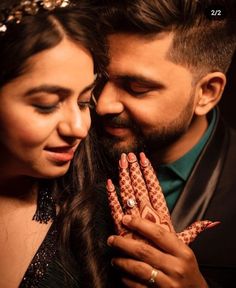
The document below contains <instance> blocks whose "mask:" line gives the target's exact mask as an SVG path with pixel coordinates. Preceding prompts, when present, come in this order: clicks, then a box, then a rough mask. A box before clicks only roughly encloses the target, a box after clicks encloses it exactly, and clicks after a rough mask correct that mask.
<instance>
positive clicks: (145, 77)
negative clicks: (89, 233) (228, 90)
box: [96, 0, 236, 288]
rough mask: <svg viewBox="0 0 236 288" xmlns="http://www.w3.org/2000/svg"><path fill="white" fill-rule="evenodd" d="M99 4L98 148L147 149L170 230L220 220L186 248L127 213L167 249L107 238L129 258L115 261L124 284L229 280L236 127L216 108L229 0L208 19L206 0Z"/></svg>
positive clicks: (228, 35) (226, 51) (234, 268)
mask: <svg viewBox="0 0 236 288" xmlns="http://www.w3.org/2000/svg"><path fill="white" fill-rule="evenodd" d="M99 2H100V3H99V5H100V7H101V14H102V21H103V24H104V26H103V27H102V29H103V31H105V32H106V33H107V37H108V38H107V39H108V48H109V57H110V63H109V65H108V75H107V79H106V81H105V82H104V86H103V89H102V90H101V92H100V95H99V97H98V99H97V107H96V111H97V114H98V115H99V116H100V121H98V122H97V124H98V125H97V126H99V130H100V131H99V136H100V142H101V143H102V146H103V147H104V148H105V151H108V152H109V155H110V157H111V158H112V159H116V158H118V157H119V155H120V153H122V152H126V153H128V152H130V151H133V152H140V151H145V152H146V154H147V155H148V157H149V159H150V160H151V163H152V165H153V166H154V168H155V170H156V171H157V174H158V179H159V181H160V184H161V186H162V188H163V191H164V194H165V198H166V201H167V204H168V207H169V210H170V212H171V217H172V222H173V225H174V227H175V229H176V230H177V231H181V230H183V229H184V228H186V227H187V226H188V225H189V224H191V223H192V222H193V221H195V220H201V219H208V220H213V221H215V220H218V221H220V222H221V224H220V225H218V226H217V227H214V228H213V229H210V230H208V231H205V232H204V233H202V234H201V235H200V236H199V237H198V238H197V239H196V240H195V241H194V242H193V243H192V244H191V245H190V247H191V249H192V250H191V249H189V248H188V247H187V246H186V247H183V246H182V244H181V245H180V246H178V245H179V242H178V239H177V238H176V239H175V238H173V237H172V235H170V233H169V234H168V233H167V232H163V231H162V230H158V229H157V228H155V227H154V226H152V225H154V224H149V223H147V221H146V222H145V221H144V220H131V222H130V224H129V226H128V227H130V228H131V229H134V230H135V231H138V232H140V233H142V234H143V235H144V237H146V238H148V239H149V240H150V239H152V238H151V237H152V236H151V234H152V233H154V234H155V233H156V235H157V234H158V235H159V236H158V237H157V238H158V239H157V240H156V241H157V242H158V241H159V242H158V243H159V244H160V245H159V247H162V245H164V244H163V243H164V242H165V244H166V245H167V243H168V249H166V251H165V252H166V253H165V254H164V255H163V253H162V249H160V248H158V245H156V246H155V250H153V249H154V248H153V247H152V248H150V249H152V250H150V249H149V247H150V246H149V247H148V245H146V246H145V244H143V243H140V242H138V241H137V240H136V241H135V240H132V241H134V242H132V241H131V240H130V239H122V237H116V238H115V240H114V239H113V241H110V242H109V244H110V245H111V246H113V247H116V248H119V249H120V250H122V251H123V252H126V253H128V255H129V257H128V258H119V259H116V260H114V261H113V264H114V266H117V267H119V268H120V269H121V270H122V271H125V274H124V277H123V282H124V283H125V284H126V285H127V286H128V287H146V284H145V283H147V281H148V279H149V278H150V276H151V279H152V280H153V282H154V287H227V288H228V287H234V286H235V284H234V282H235V280H234V277H235V273H236V248H235V244H234V243H236V233H235V229H233V225H234V220H235V219H236V212H235V211H236V209H235V204H234V202H235V200H236V196H235V184H236V183H235V182H236V181H235V179H236V170H235V163H236V134H235V132H233V131H231V130H230V129H229V128H228V127H227V126H226V125H225V123H223V121H222V119H221V116H220V113H219V111H218V109H217V108H216V107H217V104H218V102H219V100H220V98H221V95H222V92H223V90H224V87H225V84H226V76H225V73H226V71H227V69H228V67H229V65H230V62H231V59H232V56H233V54H234V51H235V46H236V44H235V43H236V40H235V38H236V35H235V34H236V33H235V31H234V27H235V26H236V24H235V22H233V21H235V20H232V19H231V15H230V12H232V10H231V9H229V7H230V6H229V5H230V3H229V1H228V2H227V1H223V0H222V1H217V4H221V6H217V7H220V8H219V9H218V10H220V11H221V12H219V13H220V14H221V13H222V15H221V16H224V15H223V14H224V12H225V11H223V10H224V9H227V8H228V13H227V17H218V18H217V17H216V18H214V17H213V16H212V17H211V15H207V11H208V12H209V13H211V10H214V9H213V8H214V7H213V8H212V9H211V6H209V4H212V1H193V0H185V1H184V0H183V1H182V0H179V1H176V0H165V1H164V0H163V1H162V0H133V1H128V0H127V1H126V0H123V1H120V0H117V1H108V4H106V3H104V2H106V1H99ZM101 2H103V4H101ZM203 2H204V3H203ZM208 2H209V3H208ZM217 13H218V12H217ZM127 225H128V224H127ZM152 229H153V230H152ZM154 231H156V232H154ZM137 242H138V243H137ZM122 247H123V248H122ZM172 247H173V249H172ZM181 249H182V250H181ZM128 251H129V252H128ZM179 251H180V252H179ZM182 251H184V252H183V253H182ZM151 252H152V255H151ZM160 253H161V254H160ZM194 255H195V256H194ZM131 256H133V257H131ZM158 257H159V259H158ZM195 257H196V259H197V262H196V261H195ZM132 258H133V259H132ZM150 266H151V267H155V268H157V269H158V273H154V274H155V275H153V273H152V275H151V271H153V270H150V268H147V267H150ZM198 268H199V269H200V271H199V270H198ZM148 269H149V270H148ZM143 271H145V273H144V272H143ZM148 271H150V272H148ZM155 271H156V270H155ZM148 273H149V274H148ZM144 274H145V275H144ZM154 276H155V277H154ZM155 285H156V286H155Z"/></svg>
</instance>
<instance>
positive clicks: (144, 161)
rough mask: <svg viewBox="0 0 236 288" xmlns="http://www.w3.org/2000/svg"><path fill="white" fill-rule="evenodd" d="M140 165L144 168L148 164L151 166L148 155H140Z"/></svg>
mask: <svg viewBox="0 0 236 288" xmlns="http://www.w3.org/2000/svg"><path fill="white" fill-rule="evenodd" d="M140 164H141V165H142V166H143V167H147V166H148V164H149V161H148V159H147V157H146V155H145V154H144V153H143V152H141V153H140Z"/></svg>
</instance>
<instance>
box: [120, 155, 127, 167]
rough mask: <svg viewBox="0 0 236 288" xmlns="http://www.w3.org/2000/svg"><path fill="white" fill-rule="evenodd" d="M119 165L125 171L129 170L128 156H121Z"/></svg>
mask: <svg viewBox="0 0 236 288" xmlns="http://www.w3.org/2000/svg"><path fill="white" fill-rule="evenodd" d="M119 165H120V168H123V169H126V168H128V161H127V156H126V154H125V153H122V154H121V157H120V161H119Z"/></svg>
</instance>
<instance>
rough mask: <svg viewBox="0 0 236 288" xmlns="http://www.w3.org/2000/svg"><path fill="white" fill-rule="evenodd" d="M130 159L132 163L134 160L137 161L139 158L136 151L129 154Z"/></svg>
mask: <svg viewBox="0 0 236 288" xmlns="http://www.w3.org/2000/svg"><path fill="white" fill-rule="evenodd" d="M128 161H129V162H130V163H133V162H135V161H137V158H136V156H135V155H134V153H129V154H128Z"/></svg>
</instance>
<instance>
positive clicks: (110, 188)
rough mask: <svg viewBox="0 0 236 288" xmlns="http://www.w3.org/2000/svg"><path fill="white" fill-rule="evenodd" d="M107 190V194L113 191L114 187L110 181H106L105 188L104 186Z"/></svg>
mask: <svg viewBox="0 0 236 288" xmlns="http://www.w3.org/2000/svg"><path fill="white" fill-rule="evenodd" d="M106 188H107V190H108V191H109V192H112V191H115V186H114V185H113V183H112V181H111V179H108V180H107V186H106Z"/></svg>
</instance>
